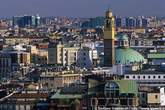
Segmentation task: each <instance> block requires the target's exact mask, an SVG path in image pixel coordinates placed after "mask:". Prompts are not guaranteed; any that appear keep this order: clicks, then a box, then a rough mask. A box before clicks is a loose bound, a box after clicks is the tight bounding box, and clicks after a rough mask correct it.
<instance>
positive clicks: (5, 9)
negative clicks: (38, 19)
mask: <svg viewBox="0 0 165 110" xmlns="http://www.w3.org/2000/svg"><path fill="white" fill-rule="evenodd" d="M164 4H165V1H164V0H150V1H148V0H145V1H144V0H124V1H120V0H102V1H101V0H100V1H96V0H90V1H89V0H69V1H66V0H47V1H43V0H42V1H41V0H35V1H34V0H28V1H25V0H13V1H10V0H5V1H1V4H0V13H1V14H0V17H11V16H15V15H23V14H30V15H34V14H39V15H41V16H66V17H95V16H104V15H103V13H104V12H105V10H106V9H107V8H108V7H110V8H111V9H112V11H113V12H114V13H115V14H116V15H120V16H143V15H144V16H161V17H163V16H164V11H163V10H165V7H164V6H163V5H164Z"/></svg>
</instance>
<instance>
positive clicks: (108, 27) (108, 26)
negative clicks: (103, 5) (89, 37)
mask: <svg viewBox="0 0 165 110" xmlns="http://www.w3.org/2000/svg"><path fill="white" fill-rule="evenodd" d="M114 40H115V18H114V16H113V14H112V11H110V10H107V11H106V19H105V27H104V66H105V67H112V66H113V65H114V64H115V47H114Z"/></svg>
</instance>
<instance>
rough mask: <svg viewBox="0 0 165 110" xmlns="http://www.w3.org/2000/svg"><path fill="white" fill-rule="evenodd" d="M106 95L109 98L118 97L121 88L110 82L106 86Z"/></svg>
mask: <svg viewBox="0 0 165 110" xmlns="http://www.w3.org/2000/svg"><path fill="white" fill-rule="evenodd" d="M104 93H105V96H107V97H112V98H113V97H118V96H119V86H118V84H117V83H115V82H108V83H107V84H105V87H104Z"/></svg>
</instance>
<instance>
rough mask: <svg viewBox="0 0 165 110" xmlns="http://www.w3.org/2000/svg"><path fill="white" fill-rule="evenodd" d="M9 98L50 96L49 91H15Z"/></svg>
mask: <svg viewBox="0 0 165 110" xmlns="http://www.w3.org/2000/svg"><path fill="white" fill-rule="evenodd" d="M9 98H16V99H20V98H48V94H47V93H15V94H13V95H12V96H10V97H9Z"/></svg>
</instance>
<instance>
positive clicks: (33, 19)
mask: <svg viewBox="0 0 165 110" xmlns="http://www.w3.org/2000/svg"><path fill="white" fill-rule="evenodd" d="M39 25H40V17H39V16H38V15H37V16H27V15H25V16H14V17H13V27H14V26H18V27H21V28H24V27H29V26H39Z"/></svg>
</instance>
